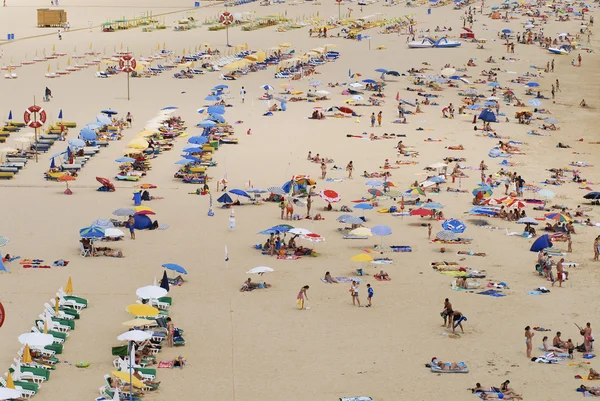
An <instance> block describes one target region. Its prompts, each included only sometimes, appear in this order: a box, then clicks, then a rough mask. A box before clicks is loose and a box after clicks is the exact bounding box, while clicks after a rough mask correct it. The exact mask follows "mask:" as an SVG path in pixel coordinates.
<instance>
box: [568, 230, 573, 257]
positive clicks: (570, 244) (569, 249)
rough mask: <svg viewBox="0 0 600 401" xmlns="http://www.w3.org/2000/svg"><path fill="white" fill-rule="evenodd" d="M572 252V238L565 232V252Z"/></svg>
mask: <svg viewBox="0 0 600 401" xmlns="http://www.w3.org/2000/svg"><path fill="white" fill-rule="evenodd" d="M571 252H573V240H572V239H571V234H567V253H571Z"/></svg>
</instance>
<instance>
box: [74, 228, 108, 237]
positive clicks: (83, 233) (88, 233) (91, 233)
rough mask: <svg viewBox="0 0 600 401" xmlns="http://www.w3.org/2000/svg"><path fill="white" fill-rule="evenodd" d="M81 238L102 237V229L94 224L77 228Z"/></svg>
mask: <svg viewBox="0 0 600 401" xmlns="http://www.w3.org/2000/svg"><path fill="white" fill-rule="evenodd" d="M79 236H80V237H81V238H102V237H104V229H103V228H100V227H96V226H90V227H85V228H82V229H81V230H79Z"/></svg>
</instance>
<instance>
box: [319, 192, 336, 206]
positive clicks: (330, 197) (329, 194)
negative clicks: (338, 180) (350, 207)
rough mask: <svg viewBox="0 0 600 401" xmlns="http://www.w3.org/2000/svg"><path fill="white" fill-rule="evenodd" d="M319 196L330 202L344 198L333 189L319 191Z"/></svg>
mask: <svg viewBox="0 0 600 401" xmlns="http://www.w3.org/2000/svg"><path fill="white" fill-rule="evenodd" d="M319 196H320V197H321V198H323V200H325V201H326V202H329V203H335V202H339V201H341V200H342V198H341V197H340V195H339V194H338V193H337V192H335V191H333V190H331V189H326V190H324V191H321V192H319Z"/></svg>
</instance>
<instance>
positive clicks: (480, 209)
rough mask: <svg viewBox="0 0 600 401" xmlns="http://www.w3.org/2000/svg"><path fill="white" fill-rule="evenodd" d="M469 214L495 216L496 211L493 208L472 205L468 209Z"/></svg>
mask: <svg viewBox="0 0 600 401" xmlns="http://www.w3.org/2000/svg"><path fill="white" fill-rule="evenodd" d="M469 214H474V215H484V216H495V215H496V214H497V212H496V211H495V210H494V209H488V208H485V207H474V208H473V209H471V210H469Z"/></svg>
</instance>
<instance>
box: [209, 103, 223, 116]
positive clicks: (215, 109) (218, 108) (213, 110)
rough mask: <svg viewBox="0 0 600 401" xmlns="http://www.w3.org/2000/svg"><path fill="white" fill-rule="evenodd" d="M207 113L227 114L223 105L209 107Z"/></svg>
mask: <svg viewBox="0 0 600 401" xmlns="http://www.w3.org/2000/svg"><path fill="white" fill-rule="evenodd" d="M207 111H208V114H225V106H222V105H217V106H209V108H208V109H207Z"/></svg>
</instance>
